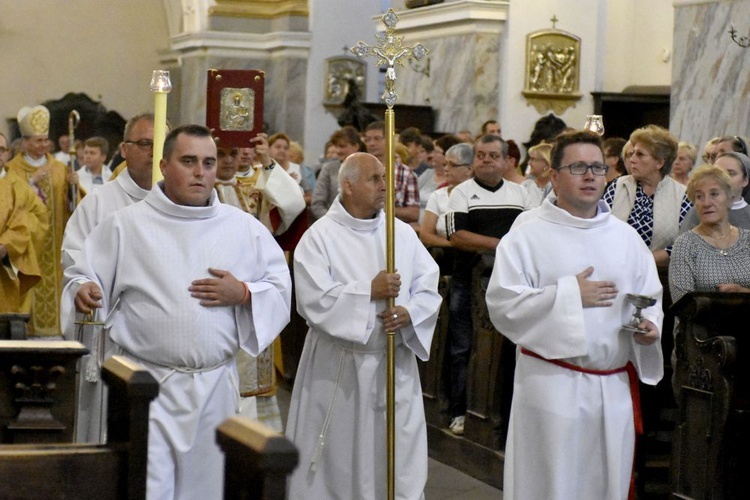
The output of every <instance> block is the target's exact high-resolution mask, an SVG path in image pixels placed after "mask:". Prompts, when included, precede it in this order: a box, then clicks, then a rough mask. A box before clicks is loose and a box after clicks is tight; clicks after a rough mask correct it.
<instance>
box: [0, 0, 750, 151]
mask: <svg viewBox="0 0 750 500" xmlns="http://www.w3.org/2000/svg"><path fill="white" fill-rule="evenodd" d="M389 7H391V8H393V9H394V10H395V11H396V12H397V13H398V15H399V17H400V20H399V24H398V33H399V35H402V36H405V37H406V40H407V41H408V42H413V43H416V42H421V43H422V44H424V45H425V46H426V47H427V48H428V49H429V50H430V54H429V55H428V57H427V58H426V60H425V61H422V62H420V63H417V62H416V61H409V63H408V64H407V65H406V66H405V67H403V68H401V67H399V68H398V81H397V92H398V94H399V103H400V104H405V105H418V106H429V107H431V108H432V109H433V110H434V113H435V123H434V130H433V132H456V131H458V130H462V129H469V130H471V131H472V132H473V133H477V132H478V131H479V127H480V125H481V123H483V122H484V121H485V120H488V119H498V120H499V121H500V122H501V124H502V127H503V135H504V136H505V138H511V139H514V140H515V141H516V142H517V143H519V144H520V143H522V142H524V141H526V140H527V139H528V138H529V135H530V133H531V131H532V129H533V126H534V123H535V122H536V120H538V119H539V118H540V117H542V116H544V115H546V114H548V113H549V112H554V113H555V114H557V115H558V116H560V117H561V118H562V119H563V120H564V121H565V122H566V123H567V124H568V125H570V126H574V127H581V126H582V125H583V124H584V122H585V119H586V115H588V114H592V113H593V112H594V107H595V98H594V96H593V95H592V92H593V93H595V94H596V93H606V94H608V93H621V92H623V91H624V90H626V89H631V90H632V89H636V91H637V89H646V91H648V92H652V93H653V92H657V93H663V94H664V95H665V96H669V103H670V118H669V120H670V123H669V125H670V129H671V131H672V132H673V133H674V134H675V135H676V136H678V137H679V138H680V139H681V140H687V141H690V142H693V143H695V144H698V145H702V144H704V143H705V141H706V140H708V139H709V138H711V137H713V136H715V135H721V134H725V133H727V134H737V133H739V134H741V135H742V134H747V131H748V121H749V120H750V110H749V109H748V106H750V104H749V103H750V100H748V99H747V97H748V93H749V92H750V80H749V79H748V76H747V75H748V71H747V62H746V61H747V57H746V54H748V53H750V52H746V49H743V48H741V47H740V46H739V45H737V44H736V43H734V42H733V41H732V40H731V38H730V36H729V34H728V31H729V29H730V27H734V28H736V29H737V31H738V32H739V33H740V34H745V33H746V32H748V30H750V22H748V21H747V19H750V15H749V14H750V1H748V0H723V1H722V0H676V1H675V0H535V1H533V2H528V1H526V2H524V1H519V0H509V1H508V0H444V1H440V0H420V1H413V0H393V1H389V0H357V1H353V0H162V1H161V2H157V1H155V0H130V1H128V2H108V3H107V4H102V3H101V2H99V1H97V0H79V1H76V2H57V1H55V0H33V1H31V2H10V3H8V5H6V6H5V8H4V10H3V17H2V19H1V20H0V44H2V45H1V46H2V49H3V60H4V63H5V64H4V78H3V81H4V85H3V92H2V95H1V96H0V112H2V116H3V118H4V120H3V123H1V124H0V130H2V131H3V132H6V133H7V132H12V120H13V119H14V118H15V115H16V113H17V111H18V109H20V108H21V107H22V106H25V105H34V104H37V103H41V102H45V101H49V100H53V99H59V98H61V97H63V96H64V95H65V94H67V93H69V92H73V93H83V94H86V95H87V96H89V97H91V99H93V100H94V101H96V102H99V103H101V105H102V106H103V107H104V108H106V109H107V110H109V111H114V112H116V113H118V114H119V115H121V116H122V117H123V118H125V119H127V118H129V117H130V116H132V115H134V114H136V113H139V112H142V111H149V110H152V109H153V94H152V93H151V91H150V90H149V82H150V78H151V72H152V71H153V70H154V69H167V70H169V71H170V73H171V78H172V83H173V90H172V91H171V92H170V94H169V103H168V118H169V120H170V122H171V123H173V124H179V123H187V122H195V123H205V95H206V90H205V89H206V72H207V70H208V69H210V68H218V69H260V70H263V71H265V72H266V92H265V121H266V122H267V127H268V132H269V133H273V132H278V131H283V132H286V133H287V134H288V135H290V136H291V137H292V138H293V139H296V140H298V141H299V142H301V143H302V144H303V146H304V148H305V153H306V158H308V159H309V162H310V163H312V162H313V161H315V159H317V158H318V157H319V155H320V154H321V153H322V148H323V145H324V143H325V141H326V140H327V139H328V137H329V136H330V134H331V133H332V132H333V131H334V130H336V128H338V126H339V125H338V123H337V117H338V115H339V114H340V113H341V111H342V109H341V106H340V104H336V103H331V98H330V95H327V91H329V90H330V89H329V87H328V82H327V80H326V79H327V76H328V75H327V74H326V72H327V71H328V70H327V68H328V64H327V62H328V61H330V60H331V59H335V58H342V57H347V54H348V52H347V50H346V49H347V48H348V47H351V46H353V45H354V44H356V43H357V41H359V40H364V41H367V42H368V43H371V42H373V41H374V40H375V35H376V33H381V34H382V32H383V29H384V27H383V24H382V21H381V19H380V18H381V16H382V13H383V12H385V10H387V9H388V8H389ZM410 7H413V8H410ZM553 28H554V29H556V30H561V31H563V32H566V33H569V34H572V35H574V36H576V37H578V38H579V39H580V54H579V63H580V73H579V77H578V81H577V82H576V83H577V85H578V89H577V92H576V93H577V94H578V95H580V97H578V98H577V100H574V101H573V102H572V103H571V104H570V105H569V106H568V107H567V108H565V109H559V108H558V109H550V110H548V111H547V110H544V108H541V109H542V111H540V109H537V107H535V106H534V105H532V104H533V103H532V102H531V100H530V99H529V98H528V97H527V96H526V95H524V90H525V86H526V85H528V82H527V81H526V78H525V77H526V73H527V48H526V38H527V35H529V34H531V33H536V32H540V31H543V30H550V29H553ZM361 80H362V85H363V90H364V92H363V93H362V95H361V96H360V99H361V100H362V101H365V102H369V103H375V102H379V100H380V93H381V92H382V82H383V77H382V74H381V73H380V72H379V70H378V68H376V67H375V65H374V62H373V60H370V61H367V62H366V66H365V69H364V73H363V74H362V78H361ZM552 104H556V103H554V102H553V103H552ZM557 104H559V103H557ZM617 120H618V117H617V116H607V115H606V114H605V116H604V122H605V128H606V127H607V123H616V121H617ZM11 135H12V133H11Z"/></svg>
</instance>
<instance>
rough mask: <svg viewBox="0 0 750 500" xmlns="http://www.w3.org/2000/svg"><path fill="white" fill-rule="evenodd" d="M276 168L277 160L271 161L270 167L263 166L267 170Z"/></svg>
mask: <svg viewBox="0 0 750 500" xmlns="http://www.w3.org/2000/svg"><path fill="white" fill-rule="evenodd" d="M275 166H276V160H273V159H271V164H270V165H263V168H264V169H265V170H273V167H275Z"/></svg>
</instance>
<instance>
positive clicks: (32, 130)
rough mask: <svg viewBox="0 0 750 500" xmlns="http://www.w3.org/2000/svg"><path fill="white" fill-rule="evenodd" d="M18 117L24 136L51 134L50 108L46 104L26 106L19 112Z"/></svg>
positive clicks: (19, 126)
mask: <svg viewBox="0 0 750 500" xmlns="http://www.w3.org/2000/svg"><path fill="white" fill-rule="evenodd" d="M16 119H17V120H18V128H20V129H21V135H22V136H24V137H34V136H38V135H44V136H46V135H48V134H49V110H48V109H47V108H46V107H44V106H41V105H40V106H34V107H33V108H32V107H30V106H25V107H23V108H21V110H20V111H19V112H18V115H17V116H16Z"/></svg>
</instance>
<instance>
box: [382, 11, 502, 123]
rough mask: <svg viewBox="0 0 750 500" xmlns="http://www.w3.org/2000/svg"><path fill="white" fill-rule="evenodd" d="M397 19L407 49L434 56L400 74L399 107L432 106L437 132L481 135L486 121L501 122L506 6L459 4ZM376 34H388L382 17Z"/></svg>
mask: <svg viewBox="0 0 750 500" xmlns="http://www.w3.org/2000/svg"><path fill="white" fill-rule="evenodd" d="M397 14H398V16H399V23H398V25H397V26H396V31H397V34H398V35H399V36H403V37H404V43H406V44H407V45H414V44H416V43H418V42H421V43H422V44H423V45H424V46H425V47H427V48H428V49H429V50H430V54H429V56H428V61H425V60H422V61H421V62H419V63H417V62H416V61H409V62H407V64H406V67H405V68H397V81H396V91H397V93H398V94H399V101H398V102H399V103H400V104H412V105H428V106H432V107H433V108H434V109H435V110H436V115H437V123H436V124H435V130H436V131H439V132H455V131H458V130H462V129H469V130H479V128H480V126H481V124H482V123H483V122H484V121H485V120H487V117H488V116H491V117H497V116H499V113H498V106H499V96H500V78H501V70H502V61H501V52H502V51H501V48H502V44H503V40H504V36H503V32H504V29H505V25H506V21H507V15H508V2H507V1H501V0H499V1H487V0H458V1H455V2H447V3H441V4H437V5H430V6H427V7H420V8H418V9H412V10H408V11H400V12H397ZM376 28H377V29H378V30H379V31H382V30H383V29H384V27H383V24H382V21H381V20H380V17H378V18H376Z"/></svg>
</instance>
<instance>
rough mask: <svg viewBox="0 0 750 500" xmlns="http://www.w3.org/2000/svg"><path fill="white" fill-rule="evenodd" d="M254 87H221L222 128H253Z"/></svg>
mask: <svg viewBox="0 0 750 500" xmlns="http://www.w3.org/2000/svg"><path fill="white" fill-rule="evenodd" d="M254 102H255V92H254V91H253V89H235V88H229V87H226V88H223V89H221V121H220V123H221V125H220V126H221V128H222V129H224V130H250V129H252V128H253V122H252V116H253V108H252V107H253V104H254Z"/></svg>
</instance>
